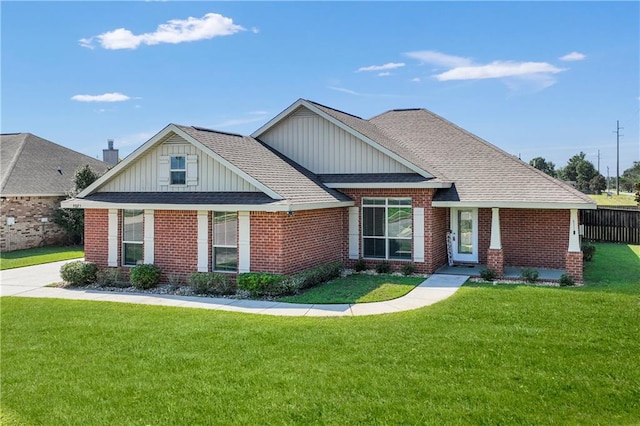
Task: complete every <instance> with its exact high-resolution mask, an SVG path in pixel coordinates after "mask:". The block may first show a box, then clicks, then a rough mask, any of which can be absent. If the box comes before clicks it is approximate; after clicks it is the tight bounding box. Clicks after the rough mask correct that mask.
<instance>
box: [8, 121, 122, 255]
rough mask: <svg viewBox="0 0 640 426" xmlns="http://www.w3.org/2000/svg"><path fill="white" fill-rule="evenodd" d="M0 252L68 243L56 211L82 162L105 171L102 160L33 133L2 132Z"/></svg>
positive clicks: (97, 170) (104, 164)
mask: <svg viewBox="0 0 640 426" xmlns="http://www.w3.org/2000/svg"><path fill="white" fill-rule="evenodd" d="M0 157H1V164H0V168H1V174H2V181H1V184H0V193H1V197H0V198H1V201H0V202H1V206H0V251H3V252H5V251H12V250H20V249H27V248H33V247H38V246H40V245H49V244H58V243H65V242H66V241H67V235H66V233H65V232H64V230H62V229H61V228H60V227H59V226H58V225H56V224H55V223H54V222H53V213H54V211H55V210H56V209H57V208H59V207H60V202H61V201H62V200H64V199H66V198H67V193H68V192H69V191H70V190H71V189H72V188H73V185H74V181H73V178H74V174H75V171H76V169H77V168H78V167H81V166H84V165H87V164H88V165H89V166H90V167H91V168H92V169H93V170H94V171H96V172H98V173H101V174H102V173H104V172H105V171H106V170H107V167H108V166H109V165H108V164H106V163H103V162H102V161H99V160H96V159H94V158H91V157H88V156H86V155H84V154H80V153H79V152H76V151H73V150H71V149H68V148H65V147H63V146H60V145H57V144H55V143H53V142H50V141H48V140H46V139H42V138H40V137H38V136H35V135H32V134H31V133H14V134H3V135H0Z"/></svg>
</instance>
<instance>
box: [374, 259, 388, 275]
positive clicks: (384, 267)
mask: <svg viewBox="0 0 640 426" xmlns="http://www.w3.org/2000/svg"><path fill="white" fill-rule="evenodd" d="M376 272H377V273H379V274H388V273H389V272H391V265H389V264H388V263H387V262H382V263H378V264H377V265H376Z"/></svg>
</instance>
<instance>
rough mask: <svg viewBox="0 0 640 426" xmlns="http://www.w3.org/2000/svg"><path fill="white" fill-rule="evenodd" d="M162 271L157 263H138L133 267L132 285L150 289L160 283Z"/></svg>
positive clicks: (141, 288)
mask: <svg viewBox="0 0 640 426" xmlns="http://www.w3.org/2000/svg"><path fill="white" fill-rule="evenodd" d="M161 274H162V271H161V270H160V268H158V267H157V266H156V265H148V264H142V265H136V266H134V267H133V268H131V285H133V286H134V287H135V288H137V289H140V290H148V289H150V288H153V287H155V286H157V285H158V284H159V283H160V275H161Z"/></svg>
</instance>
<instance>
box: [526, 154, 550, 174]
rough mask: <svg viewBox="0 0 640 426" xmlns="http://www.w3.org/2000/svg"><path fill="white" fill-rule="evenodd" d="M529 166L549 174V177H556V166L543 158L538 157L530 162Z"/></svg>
mask: <svg viewBox="0 0 640 426" xmlns="http://www.w3.org/2000/svg"><path fill="white" fill-rule="evenodd" d="M529 165H531V166H533V167H535V168H536V169H538V170H541V171H543V172H545V173H546V174H548V175H549V176H553V177H556V165H555V164H553V163H552V162H551V161H547V160H545V159H544V158H542V157H536V158H533V159H531V161H529Z"/></svg>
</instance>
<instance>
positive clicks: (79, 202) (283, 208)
mask: <svg viewBox="0 0 640 426" xmlns="http://www.w3.org/2000/svg"><path fill="white" fill-rule="evenodd" d="M354 204H355V203H354V202H353V201H337V202H333V203H331V202H327V203H299V204H293V203H286V202H282V201H279V202H275V203H270V204H264V205H259V204H152V203H109V202H105V201H91V200H83V199H81V198H73V199H70V200H65V201H63V202H62V203H61V205H62V207H64V208H69V209H125V210H145V209H147V210H189V211H191V210H196V211H197V210H206V211H230V212H235V211H252V212H294V211H301V210H317V209H328V208H336V207H351V206H353V205H354Z"/></svg>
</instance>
